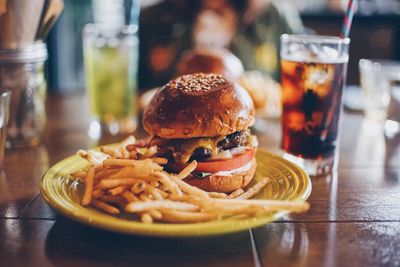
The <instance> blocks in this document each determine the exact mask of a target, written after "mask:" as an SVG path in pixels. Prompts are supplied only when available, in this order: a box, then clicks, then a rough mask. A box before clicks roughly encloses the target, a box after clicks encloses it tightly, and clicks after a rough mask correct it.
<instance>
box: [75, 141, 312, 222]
mask: <svg viewBox="0 0 400 267" xmlns="http://www.w3.org/2000/svg"><path fill="white" fill-rule="evenodd" d="M77 154H78V155H79V156H81V157H82V158H84V159H85V160H87V161H88V162H89V164H90V166H89V167H88V168H86V169H84V170H80V171H76V172H74V173H72V174H71V175H72V176H73V177H74V178H76V179H79V180H80V181H81V182H82V183H84V185H85V189H84V194H83V197H82V205H83V206H88V205H90V206H93V207H95V208H97V209H98V210H101V211H104V212H106V213H109V214H120V213H121V212H122V211H124V212H128V213H134V214H136V215H137V216H138V219H140V220H141V221H142V222H144V223H153V222H155V221H156V222H169V223H197V222H206V221H211V220H220V219H224V218H246V217H253V216H258V215H260V214H263V213H270V212H275V211H283V210H285V211H288V212H304V211H306V210H308V208H309V204H308V203H307V202H294V201H280V200H256V199H250V198H251V197H253V196H254V195H256V194H257V193H258V192H259V191H260V190H261V189H262V188H263V187H264V186H265V185H266V184H268V182H269V179H268V178H264V179H261V180H260V181H258V182H257V183H256V184H255V185H253V186H252V187H250V188H248V189H247V190H246V191H244V190H243V189H239V190H236V191H234V192H232V193H230V194H225V193H218V192H206V191H203V190H201V189H199V188H197V187H194V186H191V185H189V184H187V183H186V182H185V181H183V179H185V178H186V177H187V176H188V175H190V173H192V172H193V171H194V170H195V169H196V165H197V163H196V161H193V162H191V163H190V164H189V165H188V166H187V167H186V168H185V169H183V170H182V171H181V172H180V173H178V174H173V173H167V172H165V171H164V170H163V165H165V164H166V163H167V159H165V158H160V157H156V154H157V147H156V146H150V147H140V146H138V145H137V144H136V140H135V138H134V137H132V136H130V137H128V138H127V139H126V140H124V141H123V142H121V143H120V144H119V145H117V146H102V147H100V151H94V150H89V151H83V150H80V151H78V153H77Z"/></svg>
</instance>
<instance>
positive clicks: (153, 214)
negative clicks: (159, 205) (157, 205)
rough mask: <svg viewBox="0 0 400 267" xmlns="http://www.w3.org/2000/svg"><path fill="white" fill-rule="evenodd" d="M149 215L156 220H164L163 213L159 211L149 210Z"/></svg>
mask: <svg viewBox="0 0 400 267" xmlns="http://www.w3.org/2000/svg"><path fill="white" fill-rule="evenodd" d="M148 213H149V214H150V215H151V217H153V218H154V219H158V220H159V219H161V218H162V213H161V212H160V211H158V210H149V211H148Z"/></svg>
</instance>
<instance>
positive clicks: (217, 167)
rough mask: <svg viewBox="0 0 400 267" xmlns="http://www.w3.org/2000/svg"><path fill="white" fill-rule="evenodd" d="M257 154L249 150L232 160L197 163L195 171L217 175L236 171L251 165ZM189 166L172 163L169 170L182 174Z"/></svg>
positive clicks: (253, 150)
mask: <svg viewBox="0 0 400 267" xmlns="http://www.w3.org/2000/svg"><path fill="white" fill-rule="evenodd" d="M255 154H256V150H255V149H248V150H246V152H245V153H243V154H239V155H235V156H233V157H232V158H231V159H226V160H214V161H202V162H197V168H196V169H195V171H198V172H209V173H215V172H219V171H230V170H234V169H237V168H240V167H242V166H244V165H246V164H247V163H249V162H250V161H251V160H252V159H253V158H254V156H255ZM188 164H189V163H185V164H182V163H178V162H171V163H168V165H167V168H168V169H169V170H171V171H174V172H180V171H181V170H183V169H184V168H185V167H186V166H187V165H188Z"/></svg>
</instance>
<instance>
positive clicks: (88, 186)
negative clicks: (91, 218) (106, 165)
mask: <svg viewBox="0 0 400 267" xmlns="http://www.w3.org/2000/svg"><path fill="white" fill-rule="evenodd" d="M94 171H95V168H94V166H90V167H89V170H88V172H87V175H86V178H85V192H84V194H83V198H82V205H83V206H87V205H89V204H90V202H91V201H92V197H93V195H92V194H93V184H94Z"/></svg>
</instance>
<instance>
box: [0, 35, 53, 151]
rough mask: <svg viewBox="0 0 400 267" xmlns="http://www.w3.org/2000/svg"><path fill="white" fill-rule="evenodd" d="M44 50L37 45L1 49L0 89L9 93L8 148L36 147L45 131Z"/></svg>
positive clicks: (45, 86)
mask: <svg viewBox="0 0 400 267" xmlns="http://www.w3.org/2000/svg"><path fill="white" fill-rule="evenodd" d="M46 59H47V48H46V45H45V44H44V43H42V42H36V43H34V44H31V45H29V46H27V47H24V48H22V49H0V88H1V90H9V91H12V96H11V100H10V102H11V104H10V122H9V127H8V138H7V146H8V147H29V146H36V145H39V144H40V143H41V141H42V139H43V135H44V132H45V130H46V124H47V117H46V105H45V104H46V97H47V83H46V79H45V72H44V66H45V61H46Z"/></svg>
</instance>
